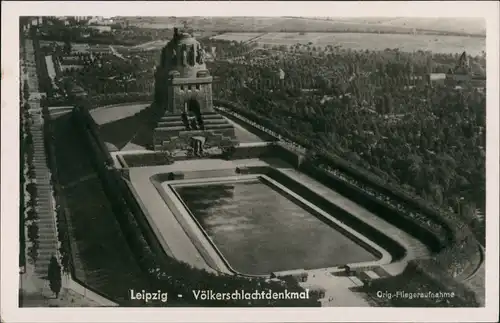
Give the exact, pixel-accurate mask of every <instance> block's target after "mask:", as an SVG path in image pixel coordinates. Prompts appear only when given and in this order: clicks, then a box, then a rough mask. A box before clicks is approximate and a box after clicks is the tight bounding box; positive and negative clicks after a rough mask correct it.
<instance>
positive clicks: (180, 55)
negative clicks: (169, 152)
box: [153, 28, 235, 150]
mask: <svg viewBox="0 0 500 323" xmlns="http://www.w3.org/2000/svg"><path fill="white" fill-rule="evenodd" d="M205 55H206V54H205V49H204V48H203V46H202V45H201V44H200V43H199V42H198V41H197V40H196V39H195V38H194V37H193V36H192V35H191V34H189V33H184V32H180V31H179V30H178V29H177V28H175V29H174V35H173V38H172V40H171V41H170V42H169V43H168V44H167V45H166V46H165V47H164V48H163V49H162V52H161V59H160V64H159V65H158V67H157V69H156V75H155V102H154V106H155V109H157V110H158V112H159V115H160V118H159V121H158V122H157V125H156V128H155V129H154V133H153V145H154V148H155V150H164V149H175V148H182V147H181V146H186V145H188V146H189V145H190V142H192V140H193V138H194V139H195V140H197V139H200V138H203V139H200V140H201V141H203V142H206V143H207V144H208V145H217V144H219V142H218V141H224V140H226V141H227V140H228V139H229V140H234V137H235V135H234V127H233V125H232V124H231V123H229V121H227V120H226V119H225V118H223V117H222V116H221V115H219V114H218V113H216V112H215V110H214V109H213V102H212V76H210V73H209V71H208V70H207V67H206V65H205Z"/></svg>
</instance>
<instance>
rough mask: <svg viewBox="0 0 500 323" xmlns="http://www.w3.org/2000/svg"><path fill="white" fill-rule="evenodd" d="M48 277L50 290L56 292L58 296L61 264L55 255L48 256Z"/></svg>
mask: <svg viewBox="0 0 500 323" xmlns="http://www.w3.org/2000/svg"><path fill="white" fill-rule="evenodd" d="M48 278H49V284H50V290H51V291H52V292H54V294H56V298H57V297H59V292H60V291H61V266H60V265H59V262H58V261H57V258H56V257H55V256H52V258H50V263H49V271H48Z"/></svg>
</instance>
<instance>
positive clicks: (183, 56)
mask: <svg viewBox="0 0 500 323" xmlns="http://www.w3.org/2000/svg"><path fill="white" fill-rule="evenodd" d="M205 57H206V54H205V49H204V48H203V46H202V45H201V44H200V43H199V42H198V41H197V40H196V38H194V37H193V36H192V35H191V34H189V33H186V32H179V31H178V30H177V29H175V30H174V37H173V38H172V40H171V41H170V42H168V44H167V45H166V46H165V47H164V48H163V50H162V55H161V65H162V66H163V67H164V69H165V70H166V71H167V73H168V74H169V75H170V76H171V77H174V78H175V77H181V78H196V77H206V76H208V75H209V74H208V70H207V67H206V65H205Z"/></svg>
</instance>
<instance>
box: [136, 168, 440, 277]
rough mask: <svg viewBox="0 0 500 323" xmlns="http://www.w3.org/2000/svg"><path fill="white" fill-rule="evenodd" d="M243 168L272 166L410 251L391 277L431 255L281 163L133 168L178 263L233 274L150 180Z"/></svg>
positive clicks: (150, 215)
mask: <svg viewBox="0 0 500 323" xmlns="http://www.w3.org/2000/svg"><path fill="white" fill-rule="evenodd" d="M242 166H247V167H266V166H271V167H273V168H275V169H276V170H278V171H279V172H282V173H284V174H285V175H286V176H288V177H290V178H292V179H294V180H296V181H298V182H299V183H301V184H303V185H304V186H306V187H307V188H309V189H310V190H312V191H313V192H315V193H317V194H318V195H320V196H323V197H325V198H327V199H328V200H330V201H332V202H333V203H335V204H336V205H337V206H339V207H340V208H342V209H343V210H345V211H347V212H348V213H350V214H351V215H352V216H354V217H356V218H358V219H359V220H361V221H363V222H365V223H366V224H368V225H370V226H372V227H374V228H376V229H377V230H379V231H380V232H382V233H384V234H385V235H386V236H388V237H390V238H391V239H393V240H394V241H395V242H396V243H398V244H400V245H401V246H402V247H404V248H405V249H406V250H407V254H406V256H405V257H404V258H403V259H401V260H399V261H398V262H396V263H392V264H389V265H385V266H384V269H385V270H386V271H387V272H389V273H390V274H393V275H395V274H399V273H400V272H401V271H402V270H403V269H404V267H405V265H406V262H407V261H408V260H411V259H414V258H420V257H426V256H429V255H430V251H429V250H428V248H427V247H426V246H425V245H424V244H423V243H422V242H421V241H419V240H417V239H416V238H414V237H413V236H411V235H410V234H409V233H406V232H405V231H403V230H401V229H399V228H397V227H395V226H393V225H392V224H390V223H388V222H386V221H384V220H383V219H381V218H380V217H378V216H377V215H375V214H373V213H371V212H369V211H368V210H366V209H365V208H363V207H361V206H360V205H358V204H356V203H354V202H353V201H351V200H349V199H348V198H346V197H344V196H342V195H340V194H338V193H336V192H335V191H333V190H332V189H330V188H328V187H326V186H324V185H323V184H321V183H319V182H318V181H316V180H314V179H313V178H311V177H309V176H307V175H305V174H303V173H300V172H299V171H297V170H296V169H294V168H293V167H291V166H289V165H287V164H286V163H284V162H282V161H272V160H266V161H264V160H260V159H242V160H234V161H227V160H219V159H206V160H186V161H178V162H176V163H174V164H172V165H165V166H154V167H137V168H130V186H131V188H132V190H133V191H134V194H136V196H137V197H138V201H139V203H140V205H141V207H142V209H143V210H144V213H145V214H146V218H147V220H148V222H149V224H150V226H151V227H152V229H153V231H154V233H155V235H156V236H157V237H158V240H159V241H160V243H161V245H162V247H163V248H164V250H165V251H166V253H167V254H169V255H171V256H173V257H175V258H176V259H178V260H181V261H184V262H187V263H190V264H192V265H193V266H195V267H198V268H203V269H206V270H209V271H210V270H213V269H212V268H216V269H217V270H220V271H223V272H230V270H229V268H228V267H227V266H226V265H225V263H224V261H222V260H220V257H214V258H213V257H209V258H213V259H215V262H211V261H210V260H208V261H207V259H206V258H207V257H206V253H205V254H203V252H200V250H199V246H198V247H197V246H196V245H195V244H194V243H193V240H192V239H191V238H190V237H189V234H188V233H187V232H186V231H185V230H184V229H183V226H182V225H181V224H180V223H179V222H178V221H177V219H176V217H175V215H174V214H173V213H172V210H171V209H170V208H169V207H168V206H167V205H166V204H165V201H164V199H163V198H162V196H161V194H160V193H159V190H158V189H157V188H156V187H155V185H153V183H152V181H151V177H153V176H154V175H157V174H159V173H168V172H176V171H181V172H182V171H185V172H194V171H196V172H209V173H216V172H217V171H220V172H221V173H223V172H224V171H226V172H227V170H230V169H236V167H242ZM217 176H227V174H226V175H224V174H221V175H214V176H213V177H217ZM190 225H195V223H194V222H193V223H190ZM354 229H356V228H354ZM195 232H197V231H195ZM191 234H192V233H191ZM199 234H201V233H199ZM204 255H205V257H204ZM209 262H211V263H209Z"/></svg>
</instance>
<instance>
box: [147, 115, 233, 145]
mask: <svg viewBox="0 0 500 323" xmlns="http://www.w3.org/2000/svg"><path fill="white" fill-rule="evenodd" d="M198 124H201V125H200V126H199V127H198V129H193V128H192V127H190V126H189V124H188V123H187V122H186V120H184V117H183V115H182V114H172V115H164V116H162V117H161V118H160V120H159V121H158V123H157V126H156V128H155V130H154V150H172V149H184V148H185V147H188V146H189V145H190V143H189V140H190V139H191V138H192V137H194V136H202V137H205V138H206V145H207V146H214V145H221V144H222V145H224V144H225V143H226V144H229V143H231V142H232V141H233V138H234V137H235V133H234V126H233V125H232V124H231V123H230V122H229V121H228V120H227V119H225V118H224V117H223V116H221V115H220V114H218V113H217V112H203V113H202V114H201V120H200V121H199V122H198Z"/></svg>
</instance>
